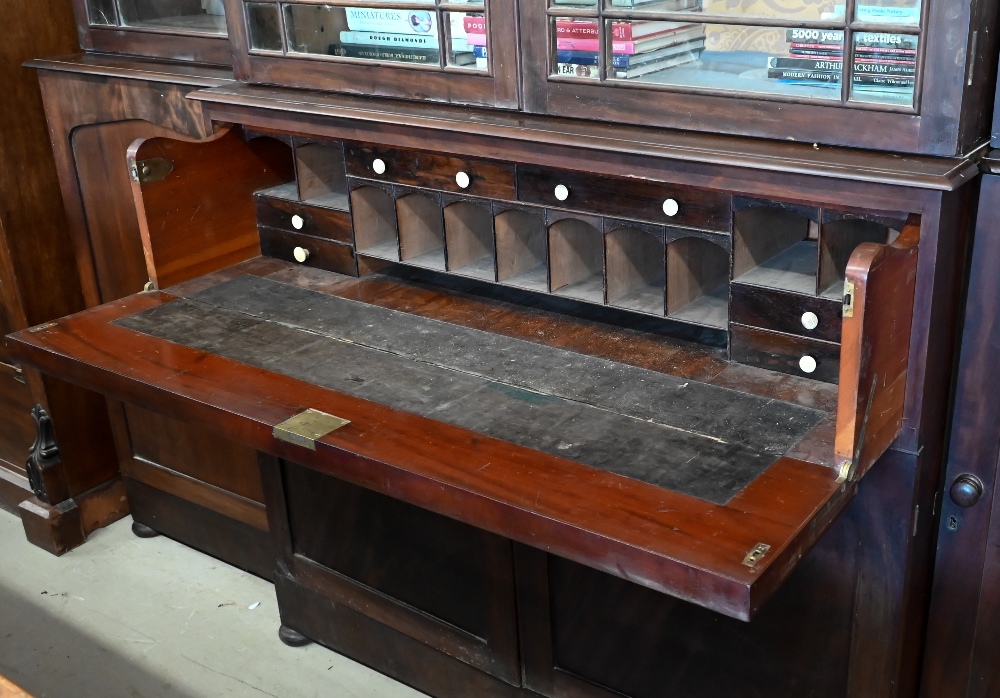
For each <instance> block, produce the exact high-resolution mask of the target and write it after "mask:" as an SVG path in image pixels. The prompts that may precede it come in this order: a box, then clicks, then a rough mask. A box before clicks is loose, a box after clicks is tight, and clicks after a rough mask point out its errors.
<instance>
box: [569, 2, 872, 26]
mask: <svg viewBox="0 0 1000 698" xmlns="http://www.w3.org/2000/svg"><path fill="white" fill-rule="evenodd" d="M554 1H555V2H560V1H561V0H554ZM874 1H877V0H874ZM605 7H607V8H608V9H617V10H625V9H636V10H642V11H643V12H692V13H694V12H698V13H706V14H707V13H711V14H714V15H721V16H723V17H761V18H769V17H779V18H781V19H789V20H799V21H803V22H807V21H815V20H827V21H829V20H838V19H844V16H845V5H844V4H843V3H834V2H827V1H821V0H605Z"/></svg>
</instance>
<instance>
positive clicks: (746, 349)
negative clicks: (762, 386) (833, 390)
mask: <svg viewBox="0 0 1000 698" xmlns="http://www.w3.org/2000/svg"><path fill="white" fill-rule="evenodd" d="M730 331H731V333H732V339H731V343H730V355H731V357H732V359H733V361H738V362H739V363H741V364H747V365H749V366H759V367H760V368H767V369H770V370H772V371H781V372H782V373H789V374H791V375H793V376H802V377H803V378H812V379H814V380H819V381H823V382H825V383H837V382H839V378H840V345H839V344H834V343H832V342H823V341H820V340H816V339H806V338H804V337H795V336H793V335H789V334H779V333H778V332H768V331H767V330H759V329H757V328H755V327H746V326H744V325H736V324H734V325H732V326H731V328H730ZM807 357H808V358H807ZM804 358H805V359H806V361H805V362H803V359H804ZM809 358H811V359H812V361H814V362H815V368H814V370H813V371H811V372H808V371H806V370H804V368H803V366H805V367H807V368H808V367H810V364H811V363H812V362H810V361H809Z"/></svg>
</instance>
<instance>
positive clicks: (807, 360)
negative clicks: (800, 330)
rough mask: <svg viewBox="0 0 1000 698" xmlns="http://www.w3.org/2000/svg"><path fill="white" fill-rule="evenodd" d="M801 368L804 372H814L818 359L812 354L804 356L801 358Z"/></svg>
mask: <svg viewBox="0 0 1000 698" xmlns="http://www.w3.org/2000/svg"><path fill="white" fill-rule="evenodd" d="M799 368H801V369H802V372H803V373H812V372H813V371H815V370H816V359H814V358H813V357H811V356H803V357H802V358H801V359H799Z"/></svg>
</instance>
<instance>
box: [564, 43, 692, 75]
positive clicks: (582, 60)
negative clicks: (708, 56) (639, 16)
mask: <svg viewBox="0 0 1000 698" xmlns="http://www.w3.org/2000/svg"><path fill="white" fill-rule="evenodd" d="M704 48H705V40H704V39H694V40H692V41H685V42H684V43H681V44H675V45H673V46H665V47H663V48H661V49H657V50H655V51H650V52H649V53H636V54H624V53H615V54H612V56H611V65H613V66H614V67H615V68H622V69H629V68H635V67H636V66H639V65H643V64H644V63H649V62H651V61H656V60H660V59H662V58H666V57H670V56H675V55H677V54H678V53H698V54H700V53H701V52H702V50H704ZM556 62H557V63H566V64H573V65H599V64H600V54H599V53H598V52H597V51H556Z"/></svg>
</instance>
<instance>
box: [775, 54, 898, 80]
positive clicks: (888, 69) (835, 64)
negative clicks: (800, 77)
mask: <svg viewBox="0 0 1000 698" xmlns="http://www.w3.org/2000/svg"><path fill="white" fill-rule="evenodd" d="M843 65H844V62H843V61H842V60H825V59H822V58H785V57H783V56H771V57H770V58H768V59H767V67H768V68H790V69H793V70H804V71H819V72H840V71H841V70H842V69H843ZM854 72H855V73H877V74H881V75H915V74H916V65H915V63H914V62H913V61H876V60H861V59H855V61H854Z"/></svg>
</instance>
